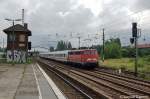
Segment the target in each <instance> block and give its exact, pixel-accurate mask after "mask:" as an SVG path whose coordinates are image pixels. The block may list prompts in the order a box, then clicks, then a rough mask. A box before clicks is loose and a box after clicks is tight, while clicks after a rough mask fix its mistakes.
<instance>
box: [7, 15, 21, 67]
mask: <svg viewBox="0 0 150 99" xmlns="http://www.w3.org/2000/svg"><path fill="white" fill-rule="evenodd" d="M5 20H7V21H11V22H12V25H13V36H12V55H13V57H12V59H13V64H14V49H15V46H14V44H15V43H14V41H15V33H14V32H15V30H14V25H15V21H21V20H22V19H8V18H6V19H5Z"/></svg>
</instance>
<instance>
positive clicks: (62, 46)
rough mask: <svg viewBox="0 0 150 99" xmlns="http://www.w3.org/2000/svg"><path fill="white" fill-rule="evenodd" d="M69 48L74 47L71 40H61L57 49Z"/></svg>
mask: <svg viewBox="0 0 150 99" xmlns="http://www.w3.org/2000/svg"><path fill="white" fill-rule="evenodd" d="M67 49H72V45H71V43H70V42H64V41H62V40H61V41H59V42H58V43H57V47H56V50H57V51H61V50H67Z"/></svg>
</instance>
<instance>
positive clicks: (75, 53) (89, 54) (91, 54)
mask: <svg viewBox="0 0 150 99" xmlns="http://www.w3.org/2000/svg"><path fill="white" fill-rule="evenodd" d="M98 60H99V56H98V53H97V50H95V49H82V50H71V51H69V52H68V62H70V63H74V64H79V65H80V66H82V67H86V68H89V67H90V68H94V67H96V66H98Z"/></svg>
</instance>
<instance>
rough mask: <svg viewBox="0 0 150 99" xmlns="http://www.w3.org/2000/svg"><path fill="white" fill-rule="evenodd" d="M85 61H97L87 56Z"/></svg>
mask: <svg viewBox="0 0 150 99" xmlns="http://www.w3.org/2000/svg"><path fill="white" fill-rule="evenodd" d="M87 61H97V59H96V58H88V59H87Z"/></svg>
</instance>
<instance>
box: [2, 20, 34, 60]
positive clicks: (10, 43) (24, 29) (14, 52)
mask: <svg viewBox="0 0 150 99" xmlns="http://www.w3.org/2000/svg"><path fill="white" fill-rule="evenodd" d="M3 31H4V32H5V33H6V34H7V62H19V63H25V62H26V61H27V55H28V44H29V43H28V38H29V36H31V35H32V34H31V31H30V30H29V29H28V25H27V24H26V23H25V24H24V26H23V25H20V24H16V25H14V26H11V27H8V28H7V29H4V30H3Z"/></svg>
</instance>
